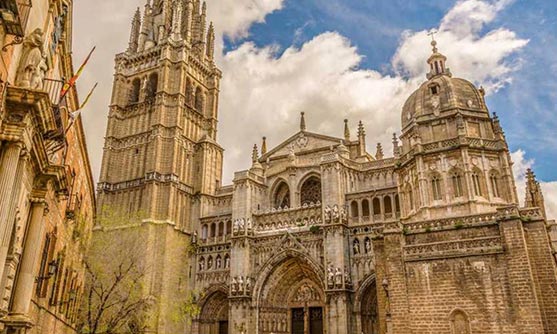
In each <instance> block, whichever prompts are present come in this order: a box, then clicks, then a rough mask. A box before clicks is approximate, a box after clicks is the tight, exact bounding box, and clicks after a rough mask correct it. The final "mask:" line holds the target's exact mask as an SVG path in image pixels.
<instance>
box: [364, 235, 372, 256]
mask: <svg viewBox="0 0 557 334" xmlns="http://www.w3.org/2000/svg"><path fill="white" fill-rule="evenodd" d="M365 251H366V254H368V253H369V252H371V240H369V238H366V241H365Z"/></svg>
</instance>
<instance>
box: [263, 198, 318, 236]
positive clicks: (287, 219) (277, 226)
mask: <svg viewBox="0 0 557 334" xmlns="http://www.w3.org/2000/svg"><path fill="white" fill-rule="evenodd" d="M254 219H255V226H254V228H255V232H266V231H277V230H286V229H291V228H295V227H308V226H314V225H321V224H322V223H323V219H322V217H321V203H315V204H308V205H304V206H302V207H299V208H285V209H272V210H270V211H268V212H265V213H261V214H255V215H254Z"/></svg>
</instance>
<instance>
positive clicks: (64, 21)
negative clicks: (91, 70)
mask: <svg viewBox="0 0 557 334" xmlns="http://www.w3.org/2000/svg"><path fill="white" fill-rule="evenodd" d="M71 27H72V1H71V0H56V1H43V0H6V1H2V2H1V3H0V56H1V57H2V62H1V64H0V97H1V99H0V235H1V238H0V242H1V245H0V328H1V330H0V331H2V332H3V333H18V334H19V333H75V322H76V315H77V311H78V306H79V302H80V299H81V297H82V291H83V284H84V274H85V273H84V270H85V269H84V263H83V255H84V252H85V250H86V249H87V245H88V243H89V240H90V235H91V230H92V224H93V218H94V212H95V198H94V187H93V179H92V175H91V169H90V166H89V160H88V156H87V147H86V143H85V136H84V132H83V127H82V124H81V120H80V118H77V119H76V120H73V118H72V117H71V113H72V112H74V111H76V110H77V109H78V106H79V101H78V97H77V92H76V90H75V87H73V88H72V89H70V91H69V92H68V93H67V94H66V95H63V96H61V90H62V86H63V84H64V80H68V79H69V78H71V77H72V76H73V65H72V58H71V50H72V40H71V36H72V29H71Z"/></svg>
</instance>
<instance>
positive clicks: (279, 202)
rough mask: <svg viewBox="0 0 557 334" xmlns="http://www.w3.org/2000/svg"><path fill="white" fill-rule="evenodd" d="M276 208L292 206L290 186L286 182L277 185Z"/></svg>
mask: <svg viewBox="0 0 557 334" xmlns="http://www.w3.org/2000/svg"><path fill="white" fill-rule="evenodd" d="M274 204H275V208H277V209H278V208H289V207H290V188H289V187H288V185H287V184H286V183H285V182H281V184H280V185H279V186H278V187H277V190H276V191H275V196H274Z"/></svg>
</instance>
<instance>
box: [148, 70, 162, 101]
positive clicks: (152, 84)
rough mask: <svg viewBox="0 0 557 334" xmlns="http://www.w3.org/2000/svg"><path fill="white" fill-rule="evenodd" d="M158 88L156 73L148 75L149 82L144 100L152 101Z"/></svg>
mask: <svg viewBox="0 0 557 334" xmlns="http://www.w3.org/2000/svg"><path fill="white" fill-rule="evenodd" d="M158 86H159V75H158V74H157V73H151V75H149V80H148V82H147V90H146V92H145V99H146V100H154V99H155V97H156V95H157V90H158Z"/></svg>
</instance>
